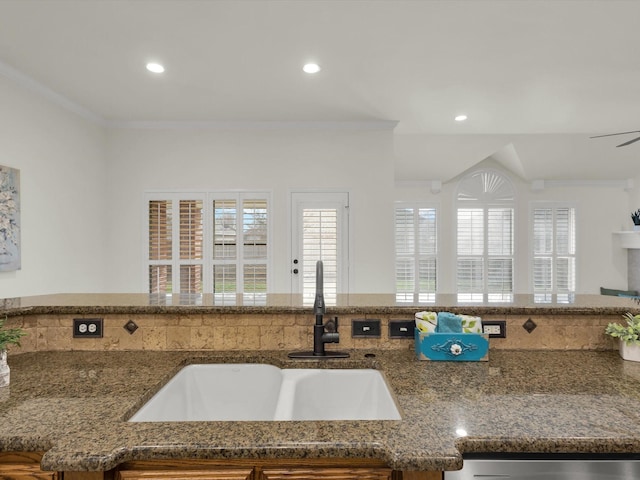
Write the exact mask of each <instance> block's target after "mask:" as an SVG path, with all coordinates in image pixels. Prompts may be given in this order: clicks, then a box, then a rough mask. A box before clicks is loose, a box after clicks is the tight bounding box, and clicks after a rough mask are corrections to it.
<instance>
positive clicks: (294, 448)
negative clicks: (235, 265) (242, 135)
mask: <svg viewBox="0 0 640 480" xmlns="http://www.w3.org/2000/svg"><path fill="white" fill-rule="evenodd" d="M543 300H544V301H543ZM546 300H549V302H547V301H546ZM327 303H328V305H327V316H329V317H332V316H339V317H340V325H341V326H340V332H341V339H340V345H336V346H335V347H333V346H332V347H331V348H338V349H340V350H345V349H346V350H348V351H349V352H350V354H351V356H350V358H348V359H333V360H320V361H301V360H297V361H294V360H291V359H289V358H288V357H287V353H288V352H290V351H294V350H298V349H300V348H303V349H306V348H309V347H310V346H311V344H312V327H311V326H312V324H313V320H314V318H313V315H312V308H311V304H312V299H311V302H309V301H308V300H307V299H304V298H303V297H302V296H296V295H268V296H266V297H263V298H245V297H240V296H235V295H234V296H232V297H214V296H206V295H205V296H201V297H193V296H179V295H173V296H162V297H158V296H150V295H144V294H96V295H93V294H78V295H74V294H62V295H48V296H38V297H23V298H14V299H4V300H2V301H1V303H0V315H5V316H6V317H7V325H8V326H20V327H22V328H24V329H25V330H26V331H27V332H28V336H27V337H25V338H24V339H23V342H22V348H21V349H13V350H12V351H10V354H9V364H10V366H11V369H12V371H11V386H10V387H8V388H4V389H0V416H1V418H2V421H1V422H0V450H1V451H3V452H42V453H43V454H44V455H43V456H42V458H41V465H42V468H43V469H45V470H52V471H60V472H63V471H64V472H67V473H69V472H76V473H79V472H86V473H90V472H96V475H97V474H98V473H99V472H109V471H111V472H113V469H114V468H118V466H119V465H123V464H131V462H134V463H135V462H152V463H153V462H156V461H167V460H168V459H171V460H173V461H198V460H201V461H215V462H217V463H218V464H225V463H226V462H228V463H230V464H231V463H233V464H237V462H244V461H249V462H258V461H260V462H268V461H271V460H273V461H274V462H276V461H282V460H283V459H285V460H287V461H290V462H294V463H295V462H296V461H299V462H302V463H304V462H309V461H312V460H313V459H317V460H323V459H336V461H337V460H340V462H342V463H344V462H351V463H353V464H356V463H357V464H360V465H362V462H365V463H366V462H368V461H370V462H373V463H376V464H377V465H380V464H382V465H385V466H387V467H389V468H391V469H393V470H394V471H404V472H410V471H422V472H426V471H430V472H434V471H446V470H456V469H459V468H461V467H462V461H463V455H464V454H469V453H499V452H512V453H527V452H529V453H531V452H533V453H571V454H587V455H595V454H640V413H638V412H640V364H636V363H630V362H626V361H623V360H622V359H621V358H620V357H619V355H618V353H617V351H615V348H616V347H615V343H614V342H613V341H612V339H610V338H609V337H606V336H605V335H604V333H603V331H604V327H605V326H606V324H607V322H609V321H619V320H620V319H621V316H622V315H623V314H624V313H625V312H632V313H640V306H639V305H638V303H637V301H636V299H634V298H621V297H605V296H600V295H582V296H576V297H574V298H564V299H560V301H559V299H558V298H551V299H544V298H543V299H539V298H538V299H536V298H535V297H533V296H530V295H516V296H515V298H514V301H513V302H509V303H488V304H487V303H465V302H459V301H458V300H457V299H456V298H455V296H453V295H440V296H437V297H436V298H435V299H434V301H433V302H405V301H398V299H397V298H396V297H395V296H393V295H347V296H339V297H338V298H337V299H336V301H335V303H332V302H327ZM421 310H436V311H443V310H446V311H453V312H456V313H466V314H472V315H481V316H482V318H483V319H485V320H486V319H499V320H504V321H505V322H506V331H507V336H506V338H492V339H491V340H490V354H489V361H488V362H475V363H466V362H465V363H462V362H461V363H452V362H424V361H418V360H416V358H415V355H414V353H413V340H412V339H411V338H393V337H392V336H391V335H390V334H389V333H388V332H390V329H389V326H390V323H391V322H393V321H397V320H404V321H407V320H411V319H413V316H414V313H415V312H416V311H421ZM77 318H81V319H83V318H100V319H102V320H103V322H104V324H103V326H104V331H103V336H102V337H100V338H73V336H72V330H73V321H74V319H77ZM363 318H364V319H368V320H372V319H373V320H375V319H378V320H380V325H381V334H380V336H379V337H376V338H358V337H354V336H353V335H352V324H351V322H352V321H354V320H357V319H363ZM530 320H531V321H532V322H533V323H534V324H535V327H534V328H533V329H531V328H523V324H524V323H527V324H529V326H530V322H529V321H530ZM132 323H133V324H134V326H135V328H130V327H131V325H132ZM219 362H233V363H246V362H248V363H269V364H273V365H276V366H278V367H281V368H287V367H289V368H296V367H298V368H299V367H303V368H309V367H313V368H316V367H318V368H377V369H379V370H380V371H382V372H383V374H384V375H385V377H386V379H387V382H388V384H389V386H390V388H391V390H392V391H393V393H394V395H395V400H396V403H397V406H398V407H399V409H400V412H401V416H402V419H401V420H398V421H396V420H385V421H369V420H368V421H319V422H315V421H314V422H299V421H298V422H286V421H279V422H171V423H161V422H159V423H129V422H127V419H128V418H129V417H130V416H131V415H132V414H133V413H134V412H135V411H136V410H137V409H138V408H140V407H141V406H142V405H143V404H144V402H145V401H146V400H148V399H149V398H150V397H151V396H152V395H153V393H155V392H156V391H157V390H158V389H159V388H160V387H161V386H162V385H163V384H164V383H165V382H166V381H167V380H168V379H169V378H171V377H172V376H173V375H174V374H175V373H176V372H177V371H178V370H179V369H180V368H181V367H182V366H184V365H187V364H192V363H219ZM257 401H259V399H258V400H257ZM38 461H40V458H39V457H38ZM221 462H222V463H221ZM68 476H69V478H72V476H71V475H68ZM91 478H102V477H101V476H98V477H91ZM105 478H107V477H105ZM260 478H263V477H260Z"/></svg>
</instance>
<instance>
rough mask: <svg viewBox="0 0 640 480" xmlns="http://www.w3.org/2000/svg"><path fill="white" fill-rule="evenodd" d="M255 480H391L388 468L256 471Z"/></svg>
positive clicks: (274, 469) (269, 469) (266, 469)
mask: <svg viewBox="0 0 640 480" xmlns="http://www.w3.org/2000/svg"><path fill="white" fill-rule="evenodd" d="M256 474H257V478H256V480H391V474H392V470H391V469H389V468H375V467H373V468H366V467H353V468H349V467H342V468H339V467H333V468H332V467H308V468H265V469H257V471H256Z"/></svg>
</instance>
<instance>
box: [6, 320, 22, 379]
mask: <svg viewBox="0 0 640 480" xmlns="http://www.w3.org/2000/svg"><path fill="white" fill-rule="evenodd" d="M6 320H7V317H6V316H5V317H4V319H0V387H6V386H7V385H9V380H10V369H9V365H8V364H7V347H8V346H9V345H17V346H18V347H19V346H20V338H21V337H24V336H25V335H26V332H25V331H24V330H22V329H21V328H5V327H4V323H5V322H6Z"/></svg>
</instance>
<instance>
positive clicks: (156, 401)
mask: <svg viewBox="0 0 640 480" xmlns="http://www.w3.org/2000/svg"><path fill="white" fill-rule="evenodd" d="M400 418H401V417H400V413H399V412H398V409H397V407H396V404H395V402H394V399H393V396H392V395H391V393H390V391H389V388H388V387H387V384H386V382H385V380H384V377H383V376H382V374H381V373H380V372H379V371H377V370H372V369H315V368H312V369H298V368H291V369H281V368H278V367H276V366H274V365H268V364H229V363H220V364H195V365H189V366H186V367H184V368H183V369H182V370H180V371H179V372H178V373H177V374H176V375H175V376H174V377H173V378H172V379H171V380H169V382H167V383H166V384H165V385H164V386H163V387H162V388H161V389H160V390H159V391H158V393H156V394H155V395H154V396H153V397H152V398H151V399H150V400H149V401H148V402H147V403H146V404H145V405H144V406H143V407H142V408H141V409H140V410H138V411H137V412H136V413H135V414H134V415H133V416H132V417H131V418H130V419H129V421H130V422H190V421H287V420H400Z"/></svg>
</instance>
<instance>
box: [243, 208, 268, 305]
mask: <svg viewBox="0 0 640 480" xmlns="http://www.w3.org/2000/svg"><path fill="white" fill-rule="evenodd" d="M242 252H243V253H242V258H243V270H242V278H243V286H242V291H243V292H244V293H245V294H252V295H254V296H255V295H266V293H267V253H268V252H267V201H266V200H264V199H251V198H249V199H245V200H243V201H242Z"/></svg>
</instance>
